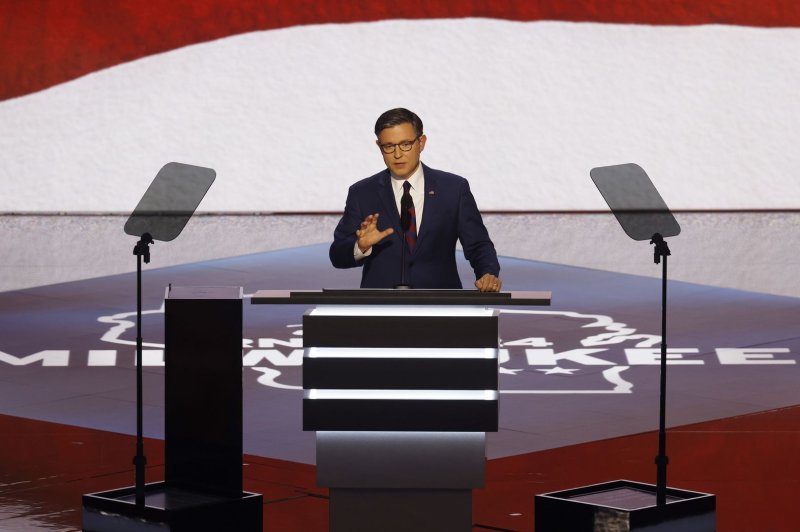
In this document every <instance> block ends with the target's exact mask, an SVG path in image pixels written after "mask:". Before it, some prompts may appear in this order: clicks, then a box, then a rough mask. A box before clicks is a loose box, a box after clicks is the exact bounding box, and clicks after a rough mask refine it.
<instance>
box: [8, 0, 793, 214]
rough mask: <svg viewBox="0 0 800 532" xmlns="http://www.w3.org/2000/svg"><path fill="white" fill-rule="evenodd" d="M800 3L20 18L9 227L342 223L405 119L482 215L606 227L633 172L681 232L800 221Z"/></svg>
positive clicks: (97, 4) (198, 9) (12, 55)
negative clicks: (191, 178) (151, 207)
mask: <svg viewBox="0 0 800 532" xmlns="http://www.w3.org/2000/svg"><path fill="white" fill-rule="evenodd" d="M799 26H800V3H797V2H796V0H774V1H769V0H761V1H759V0H704V1H701V0H696V1H691V0H684V1H669V0H665V1H659V0H630V1H624V2H623V1H616V2H612V1H601V0H541V1H538V2H488V1H485V0H461V1H459V2H445V1H428V2H420V1H417V0H410V1H400V2H398V1H392V2H383V1H376V2H352V1H348V0H318V1H310V0H301V1H295V2H285V1H284V2H279V1H277V0H267V1H256V0H251V1H246V0H241V1H240V0H150V1H144V0H117V1H113V2H112V1H106V0H36V1H34V0H0V212H9V211H11V212H20V211H25V212H40V211H41V212H53V211H57V212H82V211H122V212H125V211H129V210H131V209H132V208H133V207H134V206H135V204H136V201H137V200H138V197H139V196H140V194H141V193H142V192H143V191H144V189H145V188H146V185H147V184H148V183H149V181H150V180H151V179H152V177H153V176H154V175H155V173H156V172H157V170H158V169H159V168H160V167H161V166H162V165H163V164H164V163H166V162H168V161H181V162H187V163H193V164H198V165H202V166H210V167H212V168H215V169H216V170H217V173H218V180H217V183H216V184H215V185H214V187H213V188H212V190H211V191H210V192H209V195H208V196H207V198H206V199H205V201H204V204H203V209H204V210H208V211H323V212H327V211H338V210H340V209H341V208H342V206H343V201H344V195H345V192H346V187H347V186H348V185H349V184H350V183H351V182H353V181H355V180H356V179H359V178H361V177H365V176H367V175H370V174H372V173H374V172H375V171H377V170H379V169H380V168H381V166H382V163H381V160H380V156H379V154H378V152H377V150H376V148H375V147H374V144H373V140H374V137H373V134H372V131H371V130H372V125H373V123H374V120H375V118H376V117H377V116H378V114H380V113H381V112H382V111H384V110H386V109H388V108H391V107H397V106H404V107H408V108H410V109H413V110H415V111H416V112H417V113H419V114H420V115H421V116H422V118H423V120H424V121H425V124H426V133H427V134H428V139H429V140H428V145H427V147H426V152H425V154H424V156H423V160H425V161H426V162H427V163H428V164H430V165H431V166H434V167H438V168H442V169H447V170H450V171H453V172H456V173H459V174H462V175H464V176H466V177H468V178H469V179H470V182H471V183H472V186H473V189H474V190H475V193H476V197H477V198H478V201H479V205H480V206H481V208H483V209H486V210H509V211H514V210H593V209H602V208H604V204H603V202H602V198H601V197H600V195H599V194H598V193H597V191H596V190H595V189H594V187H593V186H592V184H591V181H590V180H589V175H588V172H589V170H590V169H591V168H592V167H595V166H603V165H608V164H615V163H623V162H636V163H638V164H640V165H641V166H642V167H644V168H645V169H646V170H647V171H648V173H649V174H650V176H651V178H653V180H654V181H655V182H656V184H657V186H658V187H659V188H660V189H661V190H662V193H663V195H664V197H665V199H666V200H667V202H668V203H669V204H670V205H671V206H672V207H673V208H683V209H781V208H797V207H800V205H799V203H800V179H798V178H797V175H798V173H800V149H798V146H800V126H799V125H798V124H800V97H799V96H800V60H798V58H800V30H798V27H799Z"/></svg>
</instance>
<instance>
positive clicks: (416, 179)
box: [392, 162, 425, 191]
mask: <svg viewBox="0 0 800 532" xmlns="http://www.w3.org/2000/svg"><path fill="white" fill-rule="evenodd" d="M424 179H425V173H424V172H423V171H422V163H421V162H420V163H419V164H418V165H417V169H416V170H414V173H413V174H411V175H410V176H409V178H408V179H400V178H398V177H395V176H394V175H393V174H392V188H393V189H394V190H395V191H398V190H402V188H403V181H408V182H409V183H410V184H411V189H412V190H415V191H420V190H422V187H423V185H424V183H425V181H424Z"/></svg>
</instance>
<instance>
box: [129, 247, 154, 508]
mask: <svg viewBox="0 0 800 532" xmlns="http://www.w3.org/2000/svg"><path fill="white" fill-rule="evenodd" d="M153 243H154V242H153V237H152V236H150V233H144V234H143V235H142V238H141V239H140V240H139V241H138V242H137V243H136V246H135V247H134V248H133V254H134V255H136V456H134V457H133V465H135V466H136V473H135V474H136V508H137V509H138V510H141V509H143V508H144V498H145V497H144V485H145V482H144V466H145V465H147V457H145V455H144V437H143V429H142V259H144V262H145V263H149V262H150V244H153Z"/></svg>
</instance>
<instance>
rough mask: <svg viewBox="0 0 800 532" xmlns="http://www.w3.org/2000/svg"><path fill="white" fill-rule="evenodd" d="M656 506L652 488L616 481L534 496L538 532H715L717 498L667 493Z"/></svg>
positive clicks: (695, 493)
mask: <svg viewBox="0 0 800 532" xmlns="http://www.w3.org/2000/svg"><path fill="white" fill-rule="evenodd" d="M666 495H667V503H666V505H665V506H664V507H658V506H657V505H656V487H655V485H653V484H645V483H641V482H633V481H630V480H614V481H611V482H604V483H602V484H594V485H591V486H583V487H580V488H572V489H568V490H563V491H554V492H551V493H544V494H541V495H536V497H535V502H534V515H535V523H536V525H535V530H536V532H566V531H569V532H600V531H602V532H634V531H636V530H641V531H647V532H673V531H674V532H713V531H714V530H716V504H717V503H716V497H715V496H714V495H711V494H708V493H700V492H696V491H687V490H682V489H676V488H669V487H668V488H667V491H666Z"/></svg>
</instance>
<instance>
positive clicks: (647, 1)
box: [0, 0, 800, 100]
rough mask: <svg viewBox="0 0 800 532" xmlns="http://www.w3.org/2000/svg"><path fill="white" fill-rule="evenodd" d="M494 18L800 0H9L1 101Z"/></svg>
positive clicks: (3, 16)
mask: <svg viewBox="0 0 800 532" xmlns="http://www.w3.org/2000/svg"><path fill="white" fill-rule="evenodd" d="M463 17H486V18H497V19H506V20H517V21H533V20H559V21H574V22H608V23H635V24H658V25H695V24H730V25H745V26H760V27H778V26H784V27H785V26H790V27H797V26H800V2H797V0H626V1H624V2H623V1H620V0H538V1H517V2H498V1H492V0H460V1H457V2H456V1H447V0H427V1H420V0H399V1H398V0H393V1H391V2H386V1H383V0H376V1H370V2H366V1H363V2H354V1H353V0H295V1H279V0H113V1H112V0H0V100H5V99H8V98H13V97H15V96H20V95H23V94H27V93H31V92H35V91H38V90H41V89H44V88H47V87H50V86H53V85H56V84H58V83H63V82H65V81H68V80H71V79H74V78H77V77H79V76H82V75H85V74H88V73H90V72H93V71H96V70H100V69H103V68H107V67H110V66H113V65H116V64H119V63H123V62H126V61H131V60H134V59H138V58H141V57H144V56H147V55H152V54H156V53H159V52H165V51H168V50H173V49H175V48H179V47H181V46H186V45H190V44H195V43H200V42H205V41H210V40H214V39H219V38H221V37H227V36H230V35H236V34H240V33H246V32H251V31H258V30H268V29H275V28H285V27H290V26H297V25H304V24H322V23H346V22H367V21H376V20H385V19H422V18H431V19H434V18H463Z"/></svg>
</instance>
